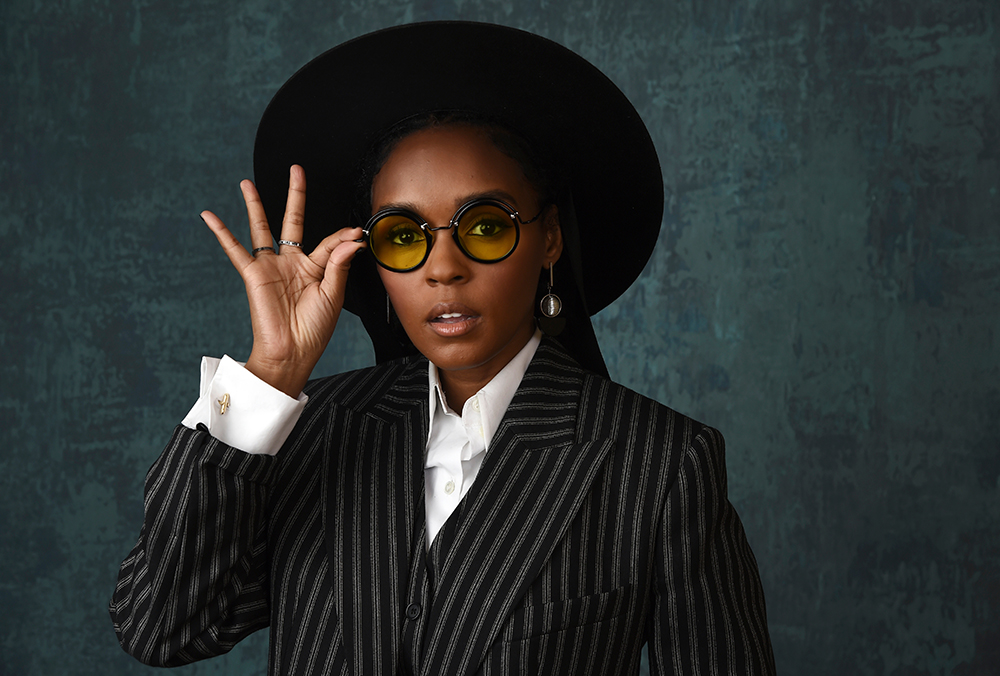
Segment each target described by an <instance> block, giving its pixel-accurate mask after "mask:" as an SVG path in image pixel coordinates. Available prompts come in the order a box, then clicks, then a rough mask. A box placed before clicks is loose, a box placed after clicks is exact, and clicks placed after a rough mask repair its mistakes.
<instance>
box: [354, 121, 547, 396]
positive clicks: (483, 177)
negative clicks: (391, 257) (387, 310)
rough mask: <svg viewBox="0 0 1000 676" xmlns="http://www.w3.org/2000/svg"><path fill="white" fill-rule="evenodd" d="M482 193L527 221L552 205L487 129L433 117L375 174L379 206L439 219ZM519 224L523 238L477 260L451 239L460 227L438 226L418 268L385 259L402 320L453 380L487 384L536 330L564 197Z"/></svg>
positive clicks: (444, 221) (385, 275)
mask: <svg viewBox="0 0 1000 676" xmlns="http://www.w3.org/2000/svg"><path fill="white" fill-rule="evenodd" d="M476 197H493V198H496V199H500V200H502V201H504V202H506V203H507V204H509V205H510V206H512V207H513V208H514V209H516V210H517V212H518V213H519V214H520V218H521V220H522V221H527V220H529V219H531V218H533V217H534V216H535V214H537V213H538V212H539V211H540V210H541V209H542V207H543V206H545V205H541V204H539V203H538V195H537V194H536V191H535V190H534V188H532V186H531V185H530V184H528V183H527V181H526V180H525V179H524V175H523V172H522V170H521V168H520V166H519V165H518V164H517V162H515V161H514V160H513V159H511V158H510V157H508V156H507V155H505V154H503V153H502V152H500V151H499V150H498V149H497V148H496V147H495V146H494V145H493V143H492V142H491V141H490V139H489V137H488V136H487V135H486V133H485V132H484V131H482V130H479V129H475V128H473V127H468V126H447V127H433V128H430V129H424V130H421V131H418V132H415V133H413V134H411V135H410V136H407V137H406V138H404V139H403V140H402V141H400V142H399V143H398V144H397V145H396V147H395V149H394V150H393V151H392V153H391V154H390V155H389V158H388V159H387V160H386V162H385V164H384V165H383V166H382V168H381V170H380V171H379V173H378V174H377V175H376V176H375V180H374V182H373V183H372V213H374V212H375V211H379V210H381V209H385V208H389V207H401V208H406V209H409V210H411V211H413V212H415V213H417V214H418V215H420V216H421V217H422V218H423V219H424V220H426V221H427V223H429V224H430V226H431V227H441V226H446V225H448V223H449V221H450V220H451V218H452V216H454V215H455V212H456V211H457V210H458V208H459V207H460V206H462V205H463V204H465V203H466V202H468V201H469V200H471V199H474V198H476ZM520 229H521V239H520V242H519V243H518V245H517V248H516V249H515V250H514V252H513V253H512V254H511V255H510V256H509V257H508V258H506V259H504V260H502V261H500V262H498V263H477V262H476V261H473V260H471V259H470V258H468V257H466V256H465V254H463V253H462V251H461V250H460V249H459V248H458V245H457V244H456V243H455V241H454V239H452V236H451V235H452V232H453V231H452V230H439V231H437V232H434V233H431V236H432V237H433V246H432V247H431V250H430V254H429V256H428V258H427V261H426V262H425V263H424V264H423V266H422V267H420V268H418V269H416V270H413V271H410V272H390V271H388V270H385V269H382V268H381V267H380V268H379V275H380V276H381V278H382V283H383V284H384V285H385V288H386V291H387V292H388V294H389V299H390V301H391V302H392V306H393V308H394V309H395V311H396V314H397V316H398V317H399V320H400V322H401V323H402V325H403V328H404V329H405V330H406V333H407V335H408V336H409V337H410V340H412V341H413V344H414V346H416V348H417V349H418V350H419V351H420V352H421V354H423V355H424V356H425V357H427V358H428V359H429V360H430V361H431V362H433V363H434V364H435V365H437V367H438V369H439V371H440V373H441V377H442V380H444V381H445V385H446V386H447V380H448V378H449V377H463V378H464V379H466V380H470V381H476V380H481V381H482V383H483V384H485V383H486V382H488V381H489V380H490V379H491V378H492V377H493V376H494V375H496V374H497V373H498V372H499V371H500V370H501V369H502V368H503V367H504V366H505V365H506V364H507V362H508V361H510V360H511V358H513V357H514V355H516V354H517V353H518V352H519V351H520V350H521V348H522V347H524V345H525V343H527V342H528V339H529V338H530V337H531V335H532V334H533V333H534V330H535V320H534V304H535V303H534V299H535V291H536V289H537V286H538V279H539V275H540V274H541V272H542V270H544V269H547V267H548V265H549V264H550V263H554V262H555V261H556V260H558V258H559V254H560V253H561V251H562V238H561V235H560V231H559V224H558V214H557V213H556V209H555V207H554V206H549V207H548V208H547V210H546V212H545V213H543V215H542V217H541V218H539V219H538V220H537V221H535V222H533V223H530V224H528V225H522V226H520Z"/></svg>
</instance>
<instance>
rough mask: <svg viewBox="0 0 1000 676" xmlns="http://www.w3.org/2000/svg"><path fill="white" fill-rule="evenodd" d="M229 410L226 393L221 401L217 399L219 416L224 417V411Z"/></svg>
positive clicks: (227, 394)
mask: <svg viewBox="0 0 1000 676" xmlns="http://www.w3.org/2000/svg"><path fill="white" fill-rule="evenodd" d="M228 410H229V393H228V392H226V393H225V394H224V395H222V399H219V415H225V414H226V411H228Z"/></svg>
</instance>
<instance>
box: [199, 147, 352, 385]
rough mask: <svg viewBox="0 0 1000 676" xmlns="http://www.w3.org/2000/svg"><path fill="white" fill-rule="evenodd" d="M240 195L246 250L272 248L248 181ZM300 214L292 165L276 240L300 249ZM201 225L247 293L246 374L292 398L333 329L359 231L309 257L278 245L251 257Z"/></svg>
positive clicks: (302, 192) (217, 224) (299, 183)
mask: <svg viewBox="0 0 1000 676" xmlns="http://www.w3.org/2000/svg"><path fill="white" fill-rule="evenodd" d="M240 188H241V189H242V190H243V200H244V201H245V202H246V205H247V215H248V216H249V218H250V242H251V248H252V249H256V248H258V247H263V246H271V245H272V240H271V231H270V229H269V228H268V225H267V216H265V214H264V205H263V204H262V203H261V201H260V195H258V194H257V188H256V187H255V186H254V184H253V182H252V181H243V182H242V183H241V184H240ZM305 206H306V175H305V171H304V170H303V169H302V167H300V166H298V165H293V166H292V168H291V170H290V172H289V179H288V201H287V203H286V205H285V217H284V220H282V222H281V239H284V240H289V241H292V242H301V241H302V227H303V220H304V214H305ZM201 217H202V219H203V220H204V221H205V223H206V224H207V225H208V227H209V228H211V230H212V232H213V233H214V234H215V237H216V239H218V240H219V244H220V245H221V246H222V249H223V250H224V251H225V252H226V255H227V256H228V257H229V260H230V262H231V263H232V264H233V267H235V268H236V270H237V272H239V273H240V277H242V278H243V283H244V284H245V285H246V290H247V298H248V299H249V301H250V322H251V324H252V325H253V349H252V350H251V352H250V358H249V359H248V360H247V365H246V368H247V370H249V371H250V372H251V373H253V374H254V375H255V376H257V377H258V378H260V379H261V380H263V381H265V382H266V383H268V384H269V385H271V386H272V387H275V388H277V389H279V390H281V391H282V392H284V393H285V394H287V395H289V396H291V397H297V396H298V395H299V393H300V392H301V391H302V387H303V386H304V385H305V384H306V381H307V380H308V379H309V375H310V374H311V373H312V370H313V367H314V366H315V365H316V362H317V361H319V358H320V356H322V354H323V350H324V349H326V345H327V343H329V342H330V337H331V336H332V335H333V330H334V328H336V326H337V319H338V317H340V311H341V309H342V308H343V306H344V288H345V286H346V285H347V273H348V270H349V269H350V266H351V260H352V259H353V258H354V255H355V254H356V253H357V252H358V250H359V249H361V248H363V247H364V246H365V245H364V244H363V243H360V242H356V241H355V240H357V239H358V238H360V237H361V228H344V229H343V230H339V231H338V232H335V233H334V234H332V235H330V236H329V237H327V238H326V239H324V240H323V241H322V242H320V244H319V246H317V247H316V250H315V251H313V252H312V253H311V254H309V255H308V256H307V255H306V254H305V252H303V251H302V249H301V248H299V247H295V246H288V245H283V246H281V250H280V255H278V254H275V253H272V252H271V251H261V252H258V254H257V256H256V257H254V256H252V255H251V254H250V252H249V251H247V250H246V249H245V248H243V246H242V245H241V244H240V243H239V241H238V240H237V239H236V237H234V236H233V234H232V233H231V232H230V231H229V228H227V227H226V226H225V224H224V223H223V222H222V220H221V219H220V218H219V217H218V216H216V215H215V214H213V213H212V212H211V211H204V212H202V214H201Z"/></svg>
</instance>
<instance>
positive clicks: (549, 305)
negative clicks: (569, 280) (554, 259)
mask: <svg viewBox="0 0 1000 676" xmlns="http://www.w3.org/2000/svg"><path fill="white" fill-rule="evenodd" d="M552 284H553V279H552V263H549V292H548V293H547V294H545V295H544V296H543V297H542V302H541V303H539V308H540V309H541V311H542V314H543V315H545V316H546V317H548V318H549V319H551V318H553V317H558V316H559V313H560V312H562V299H561V298H560V297H559V296H557V295H556V294H554V293H552Z"/></svg>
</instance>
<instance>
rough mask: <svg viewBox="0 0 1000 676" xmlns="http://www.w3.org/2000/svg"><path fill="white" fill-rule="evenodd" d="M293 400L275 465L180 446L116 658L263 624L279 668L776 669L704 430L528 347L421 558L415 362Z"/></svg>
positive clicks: (173, 650) (156, 469) (151, 656)
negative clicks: (476, 467)
mask: <svg viewBox="0 0 1000 676" xmlns="http://www.w3.org/2000/svg"><path fill="white" fill-rule="evenodd" d="M307 391H308V393H309V396H310V401H309V405H308V406H307V409H306V412H305V414H304V415H303V417H302V419H301V420H300V421H299V423H298V425H297V427H296V429H295V431H294V432H293V433H292V436H291V437H290V438H289V441H288V442H287V443H286V445H285V448H283V449H282V451H281V453H280V454H279V455H278V456H277V457H269V456H248V455H246V454H243V453H241V452H239V451H236V450H234V449H231V448H228V447H226V446H224V445H222V444H220V443H219V442H218V441H216V440H214V439H212V438H211V437H209V436H208V435H207V434H205V433H203V432H199V431H192V430H187V429H185V428H183V427H179V428H178V429H177V430H176V431H175V432H174V435H173V438H172V439H171V441H170V444H169V445H168V446H167V448H166V450H165V451H164V453H163V454H162V455H161V456H160V458H159V459H158V460H157V462H156V463H155V464H154V465H153V467H152V468H151V469H150V472H149V474H148V476H147V479H146V503H145V504H146V518H145V522H144V524H143V528H142V531H141V533H140V537H139V541H138V543H137V544H136V547H135V548H134V549H133V550H132V552H131V553H130V554H129V556H128V558H126V559H125V561H124V563H123V564H122V568H121V573H120V576H119V582H118V586H117V588H116V589H115V593H114V597H113V599H112V602H111V614H112V618H113V620H114V623H115V630H116V632H117V633H118V636H119V640H120V641H121V643H122V647H123V648H124V649H125V650H126V651H128V652H129V653H131V654H132V655H134V656H136V657H137V658H139V659H140V660H142V661H144V662H148V663H151V664H163V665H174V664H182V663H186V662H190V661H193V660H197V659H202V658H205V657H209V656H211V655H215V654H219V653H223V652H226V651H227V650H229V649H230V648H231V647H232V646H233V645H234V644H235V643H236V642H237V641H239V640H240V639H241V638H243V637H244V636H246V635H247V634H249V633H251V632H253V631H256V630H257V629H260V628H261V627H263V626H266V625H270V627H271V643H270V673H273V674H385V675H388V674H396V673H404V672H406V671H409V670H410V669H412V671H413V672H419V673H421V674H426V675H431V674H477V673H478V674H482V675H484V676H486V675H493V674H531V673H539V674H542V673H545V674H548V673H566V674H634V673H636V671H637V670H638V667H639V654H640V650H641V647H642V644H643V643H645V642H646V641H647V640H648V641H649V644H650V666H651V669H652V672H653V673H672V674H701V673H705V674H769V673H773V671H774V666H773V657H772V655H771V646H770V641H769V639H768V634H767V624H766V618H765V615H764V599H763V594H762V591H761V587H760V581H759V578H758V574H757V565H756V562H755V560H754V558H753V553H752V552H751V551H750V548H749V546H748V544H747V542H746V538H745V536H744V533H743V529H742V526H741V524H740V522H739V519H738V517H737V516H736V513H735V511H734V510H733V508H732V506H731V505H730V504H729V502H728V501H727V499H726V476H725V460H724V451H723V441H722V438H721V436H720V435H719V434H718V433H717V432H716V431H715V430H712V429H710V428H707V427H704V426H702V425H700V424H698V423H696V422H694V421H692V420H690V419H688V418H685V417H684V416H681V415H679V414H677V413H675V412H673V411H671V410H670V409H668V408H666V407H664V406H661V405H659V404H657V403H656V402H653V401H651V400H649V399H646V398H644V397H641V396H640V395H638V394H636V393H634V392H631V391H629V390H627V389H625V388H623V387H621V386H619V385H616V384H614V383H611V382H609V381H607V380H605V379H602V378H599V377H597V376H593V375H591V374H587V373H585V372H583V371H581V370H580V369H579V368H578V367H577V366H576V365H575V364H574V363H573V362H572V360H571V359H570V358H569V357H568V356H567V355H566V354H565V352H563V350H562V349H561V348H560V347H559V346H558V344H556V343H554V342H553V341H550V340H543V342H542V344H541V345H540V346H539V349H538V352H537V353H536V355H535V358H534V360H533V361H532V363H531V366H530V367H529V369H528V371H527V373H525V376H524V380H523V381H522V383H521V386H520V387H519V388H518V391H517V393H516V394H515V396H514V399H513V400H512V401H511V404H510V407H509V408H508V410H507V414H506V415H505V417H504V419H503V421H502V422H501V424H500V426H499V428H498V430H497V432H496V435H495V436H494V438H493V440H492V441H491V444H490V450H489V452H488V454H487V456H486V459H485V461H484V464H483V467H482V469H481V471H480V474H479V477H478V478H477V480H476V483H475V484H474V485H473V486H472V489H471V490H470V491H469V493H468V494H467V495H466V496H465V498H464V499H463V501H462V502H461V503H460V505H459V507H458V508H457V510H456V511H455V513H454V514H453V515H452V517H451V518H450V519H449V520H448V521H447V522H446V523H445V525H444V527H443V528H442V530H441V532H440V533H439V535H438V537H437V538H436V539H435V541H434V545H433V546H432V547H431V550H430V552H429V553H427V554H426V555H425V554H424V527H423V526H424V523H423V521H424V519H423V510H424V506H423V454H424V445H425V443H426V435H427V429H426V428H427V415H428V414H427V372H426V362H425V361H423V360H420V359H411V360H405V361H400V362H393V363H391V364H386V365H381V366H378V367H375V368H372V369H367V370H363V371H356V372H352V373H347V374H342V375H340V376H335V377H333V378H327V379H323V380H319V381H314V382H312V383H310V385H309V389H308V390H307ZM414 602H416V603H419V604H420V612H419V614H418V617H416V618H415V619H408V618H407V614H406V609H407V606H408V605H409V604H411V603H414Z"/></svg>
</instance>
